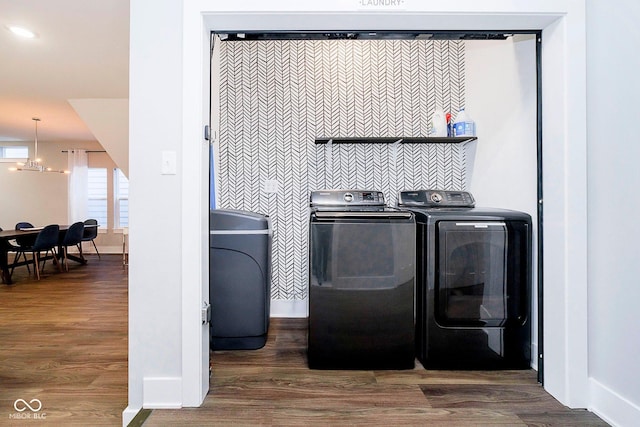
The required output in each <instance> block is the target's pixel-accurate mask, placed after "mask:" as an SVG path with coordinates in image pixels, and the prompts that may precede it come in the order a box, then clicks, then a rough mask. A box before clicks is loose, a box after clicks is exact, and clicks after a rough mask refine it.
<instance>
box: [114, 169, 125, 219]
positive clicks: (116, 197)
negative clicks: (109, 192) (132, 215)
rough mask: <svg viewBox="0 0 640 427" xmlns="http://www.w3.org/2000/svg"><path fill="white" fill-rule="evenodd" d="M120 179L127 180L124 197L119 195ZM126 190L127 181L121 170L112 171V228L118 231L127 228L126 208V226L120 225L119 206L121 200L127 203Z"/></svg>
mask: <svg viewBox="0 0 640 427" xmlns="http://www.w3.org/2000/svg"><path fill="white" fill-rule="evenodd" d="M121 177H122V178H124V179H125V180H127V195H126V196H122V195H121V194H120V187H121V185H120V179H121ZM128 189H129V180H128V179H127V177H126V176H125V175H124V173H122V170H121V169H119V168H114V169H113V228H114V230H120V229H123V228H125V227H128V226H129V222H128V218H129V212H128V208H127V224H126V225H122V224H121V223H120V206H121V202H122V201H123V200H126V201H127V202H128V201H129V190H128Z"/></svg>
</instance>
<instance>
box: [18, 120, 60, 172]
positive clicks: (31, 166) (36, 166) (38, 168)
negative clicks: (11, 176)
mask: <svg viewBox="0 0 640 427" xmlns="http://www.w3.org/2000/svg"><path fill="white" fill-rule="evenodd" d="M31 120H33V122H34V124H35V128H36V135H35V139H34V150H33V153H34V159H33V160H31V158H28V159H27V161H26V162H24V163H23V162H18V163H17V165H16V166H15V167H11V168H9V170H10V171H31V172H55V173H71V172H69V171H68V170H54V169H51V168H48V167H46V166H44V165H43V164H42V163H41V162H42V159H40V158H39V157H38V122H39V121H40V119H39V118H37V117H33V118H31Z"/></svg>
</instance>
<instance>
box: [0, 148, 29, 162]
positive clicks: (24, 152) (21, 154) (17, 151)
mask: <svg viewBox="0 0 640 427" xmlns="http://www.w3.org/2000/svg"><path fill="white" fill-rule="evenodd" d="M28 158H29V147H24V146H18V145H7V146H4V147H0V161H1V160H2V159H11V160H14V159H28Z"/></svg>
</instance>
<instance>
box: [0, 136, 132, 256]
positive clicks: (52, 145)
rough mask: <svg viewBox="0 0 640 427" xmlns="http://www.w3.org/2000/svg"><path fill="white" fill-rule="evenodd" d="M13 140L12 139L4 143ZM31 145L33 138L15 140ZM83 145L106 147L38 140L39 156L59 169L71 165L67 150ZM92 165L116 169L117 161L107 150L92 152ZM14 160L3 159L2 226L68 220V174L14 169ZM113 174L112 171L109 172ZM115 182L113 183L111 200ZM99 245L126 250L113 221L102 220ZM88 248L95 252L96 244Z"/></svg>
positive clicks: (95, 147) (0, 180)
mask: <svg viewBox="0 0 640 427" xmlns="http://www.w3.org/2000/svg"><path fill="white" fill-rule="evenodd" d="M4 144H9V143H4ZM11 144H14V145H26V146H29V149H30V152H31V153H33V142H32V141H31V142H22V143H17V142H16V143H11ZM73 148H82V149H85V150H93V151H101V150H104V149H103V147H102V146H101V145H100V144H99V143H97V142H95V141H73V142H49V141H47V142H42V141H39V142H38V156H39V157H41V158H42V159H43V160H42V162H43V163H44V164H45V165H46V166H47V167H51V168H53V169H57V170H64V169H67V153H63V152H62V151H63V150H69V149H73ZM88 159H89V167H96V168H97V167H100V168H106V169H107V170H108V171H109V170H112V169H113V168H114V167H116V165H115V164H114V162H113V160H111V157H109V155H108V154H106V153H89V154H88ZM9 166H13V165H12V164H10V163H0V188H1V190H0V206H2V208H1V209H0V227H2V228H3V229H5V230H6V229H13V228H14V227H15V225H16V223H18V222H21V221H27V222H30V223H32V224H33V225H36V226H43V225H47V224H68V221H69V219H68V201H69V186H68V175H66V174H56V173H37V172H10V171H9V170H8V168H9ZM109 176H110V175H109ZM112 187H113V186H112V185H111V184H109V192H110V193H109V194H110V200H111V199H112V196H111V194H112V193H113V188H112ZM108 209H109V217H110V218H111V221H112V218H113V206H109V207H108ZM101 225H102V227H101V228H100V234H99V235H98V237H97V239H96V245H97V246H98V250H99V251H100V253H109V252H111V253H118V252H120V251H121V250H122V236H121V235H120V234H115V233H114V232H113V230H110V229H108V226H109V227H110V226H111V225H112V224H101ZM84 250H86V251H88V253H92V252H93V246H92V245H91V244H90V243H89V244H88V243H85V244H84Z"/></svg>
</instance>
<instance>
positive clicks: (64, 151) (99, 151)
mask: <svg viewBox="0 0 640 427" xmlns="http://www.w3.org/2000/svg"><path fill="white" fill-rule="evenodd" d="M68 152H69V150H62V153H68ZM71 152H72V153H73V152H74V150H71ZM86 152H87V153H106V150H86Z"/></svg>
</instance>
